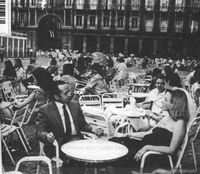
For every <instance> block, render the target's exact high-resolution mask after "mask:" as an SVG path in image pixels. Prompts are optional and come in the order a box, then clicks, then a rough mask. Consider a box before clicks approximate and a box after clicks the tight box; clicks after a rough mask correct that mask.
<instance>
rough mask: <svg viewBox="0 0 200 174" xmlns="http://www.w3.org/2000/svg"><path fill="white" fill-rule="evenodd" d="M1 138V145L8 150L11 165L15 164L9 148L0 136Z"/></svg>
mask: <svg viewBox="0 0 200 174" xmlns="http://www.w3.org/2000/svg"><path fill="white" fill-rule="evenodd" d="M1 140H2V142H3V145H4V146H5V148H6V151H7V152H8V155H9V157H10V159H11V161H12V163H13V165H14V166H15V164H16V163H15V161H14V159H13V157H12V154H11V153H10V150H9V148H8V146H7V144H6V142H5V141H4V139H3V138H1Z"/></svg>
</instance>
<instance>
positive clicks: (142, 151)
mask: <svg viewBox="0 0 200 174" xmlns="http://www.w3.org/2000/svg"><path fill="white" fill-rule="evenodd" d="M147 147H148V146H144V147H143V148H142V149H140V150H139V151H138V152H137V153H136V154H135V157H134V159H135V160H136V161H139V160H140V159H141V158H142V156H143V155H144V153H145V152H147V151H148V148H147Z"/></svg>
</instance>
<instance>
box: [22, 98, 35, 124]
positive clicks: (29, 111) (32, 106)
mask: <svg viewBox="0 0 200 174" xmlns="http://www.w3.org/2000/svg"><path fill="white" fill-rule="evenodd" d="M37 104H38V100H36V101H35V102H34V103H33V104H29V105H28V106H29V107H28V111H27V114H26V117H25V119H24V122H23V125H27V124H28V123H29V121H30V119H31V117H32V115H33V113H34V111H35V109H36V107H37Z"/></svg>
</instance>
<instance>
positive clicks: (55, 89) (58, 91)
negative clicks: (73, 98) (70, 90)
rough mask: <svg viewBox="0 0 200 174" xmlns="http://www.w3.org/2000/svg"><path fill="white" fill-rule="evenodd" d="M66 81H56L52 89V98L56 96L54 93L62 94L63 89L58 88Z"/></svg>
mask: <svg viewBox="0 0 200 174" xmlns="http://www.w3.org/2000/svg"><path fill="white" fill-rule="evenodd" d="M64 84H65V82H64V81H62V80H57V81H54V85H53V89H52V90H51V93H50V96H51V98H54V95H60V93H61V91H60V89H59V88H58V86H59V85H64Z"/></svg>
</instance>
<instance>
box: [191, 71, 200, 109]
mask: <svg viewBox="0 0 200 174" xmlns="http://www.w3.org/2000/svg"><path fill="white" fill-rule="evenodd" d="M199 71H200V70H199ZM199 71H195V73H194V79H195V83H193V84H192V87H191V94H192V97H193V99H194V101H195V103H196V107H197V108H199V106H200V75H199V73H200V72H199Z"/></svg>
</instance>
